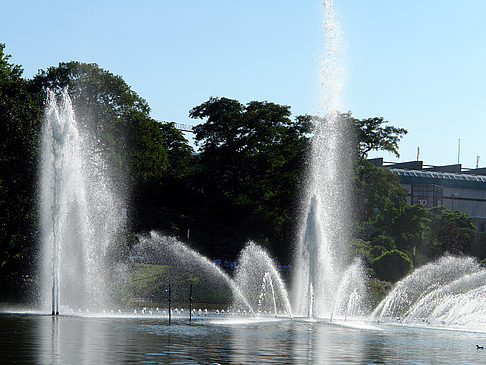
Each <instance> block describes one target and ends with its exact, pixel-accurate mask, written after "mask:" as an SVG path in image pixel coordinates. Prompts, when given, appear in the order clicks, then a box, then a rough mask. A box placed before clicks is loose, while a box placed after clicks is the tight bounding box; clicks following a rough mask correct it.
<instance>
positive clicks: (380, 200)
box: [355, 161, 408, 239]
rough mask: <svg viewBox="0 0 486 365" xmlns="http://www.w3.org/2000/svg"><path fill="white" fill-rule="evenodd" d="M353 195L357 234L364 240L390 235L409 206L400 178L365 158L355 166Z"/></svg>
mask: <svg viewBox="0 0 486 365" xmlns="http://www.w3.org/2000/svg"><path fill="white" fill-rule="evenodd" d="M355 194H356V200H357V203H358V204H357V209H358V214H357V216H358V221H359V222H360V231H361V233H359V234H360V235H362V236H363V235H364V236H363V237H362V238H364V239H372V238H373V237H374V236H375V235H379V234H382V235H383V234H385V235H386V234H388V235H390V234H391V228H392V227H393V226H394V225H396V224H397V222H398V220H399V219H400V217H401V216H402V214H403V213H404V212H405V209H406V207H407V205H408V204H407V191H406V190H405V189H404V188H403V187H402V186H401V185H400V179H399V177H398V176H397V175H395V174H393V173H392V172H391V171H389V170H386V169H382V168H378V167H376V166H374V165H372V164H371V163H369V162H368V161H364V162H363V163H362V164H360V165H358V166H357V170H356V180H355Z"/></svg>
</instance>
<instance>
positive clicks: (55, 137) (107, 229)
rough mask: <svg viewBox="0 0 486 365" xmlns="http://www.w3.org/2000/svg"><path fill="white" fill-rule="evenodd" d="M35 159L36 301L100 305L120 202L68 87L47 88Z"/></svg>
mask: <svg viewBox="0 0 486 365" xmlns="http://www.w3.org/2000/svg"><path fill="white" fill-rule="evenodd" d="M44 119H45V122H44V125H43V129H42V139H41V161H40V217H41V219H40V227H41V242H42V253H41V254H42V260H41V263H42V265H41V268H40V270H41V272H40V277H41V288H40V291H41V293H40V295H41V302H42V303H43V304H42V305H43V308H47V307H50V308H51V312H52V314H59V313H60V311H61V307H63V306H64V307H66V308H68V307H70V308H74V309H78V308H83V309H86V308H92V309H100V308H102V307H104V306H105V305H106V304H107V300H108V298H107V295H106V280H107V277H106V275H105V274H106V272H105V269H106V264H105V262H104V258H105V255H106V250H107V247H108V245H109V244H110V243H111V242H112V240H113V238H114V237H115V236H116V234H117V230H118V228H119V227H120V225H121V224H122V217H121V215H120V214H119V212H120V209H121V207H120V203H119V201H118V199H117V198H116V195H115V194H114V192H113V189H112V187H111V186H110V182H109V181H108V179H107V177H106V176H105V175H104V174H103V170H102V169H101V168H100V166H103V161H102V158H101V157H100V156H98V155H96V154H93V153H90V151H89V148H88V146H89V141H88V140H87V137H86V134H82V133H80V130H79V126H78V124H77V123H76V118H75V113H74V108H73V105H72V102H71V99H70V97H69V94H68V91H67V90H64V91H63V92H62V93H61V94H60V95H56V94H55V93H54V92H52V91H48V92H47V104H46V111H45V118H44Z"/></svg>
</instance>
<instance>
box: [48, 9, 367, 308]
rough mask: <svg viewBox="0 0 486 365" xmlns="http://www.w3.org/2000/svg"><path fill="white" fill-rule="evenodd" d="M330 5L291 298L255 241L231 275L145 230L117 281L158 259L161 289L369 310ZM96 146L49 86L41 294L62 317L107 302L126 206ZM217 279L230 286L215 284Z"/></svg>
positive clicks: (264, 304)
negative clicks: (110, 256) (321, 103)
mask: <svg viewBox="0 0 486 365" xmlns="http://www.w3.org/2000/svg"><path fill="white" fill-rule="evenodd" d="M324 5H325V12H326V23H325V29H326V37H327V38H326V46H327V55H326V58H325V62H326V63H325V64H324V65H323V68H322V84H323V86H324V87H323V90H325V91H326V92H327V95H326V96H325V97H324V99H325V110H326V113H325V116H324V117H322V118H316V119H315V135H314V137H313V138H312V151H311V156H310V160H311V161H310V162H311V163H310V165H311V169H310V170H309V172H308V176H307V180H308V187H307V190H306V192H305V194H304V198H303V209H302V210H303V214H302V224H301V227H302V228H301V232H299V237H300V242H299V247H298V250H297V258H296V265H295V267H294V276H295V279H294V286H293V294H294V300H293V305H291V301H290V300H289V298H288V294H287V290H286V287H285V284H284V282H283V280H282V278H281V277H280V275H279V272H278V270H277V269H276V265H275V263H274V262H273V261H272V259H271V258H270V257H269V255H268V254H267V253H266V252H265V251H264V250H263V249H262V248H260V247H259V246H258V245H256V244H255V243H252V242H250V243H249V244H248V245H247V247H246V248H245V249H244V250H243V251H242V252H241V254H240V258H239V264H240V265H239V266H238V268H237V269H236V272H235V275H234V279H233V278H231V277H230V276H229V275H228V274H226V273H225V272H224V271H223V270H221V268H219V267H218V266H217V265H214V264H213V263H212V262H211V261H210V260H208V259H207V258H205V257H203V256H202V255H200V254H198V253H197V252H195V251H193V250H191V249H190V248H189V247H187V246H186V245H184V244H182V243H181V242H179V241H177V240H175V239H173V238H169V237H164V236H162V235H160V234H158V233H155V232H152V233H151V234H150V235H148V236H140V237H139V243H138V244H137V245H136V246H135V247H133V250H132V252H131V261H130V262H120V263H118V264H119V265H118V273H117V275H118V277H119V278H121V281H120V280H119V281H118V284H120V283H121V282H123V280H124V281H125V282H126V281H129V280H130V270H131V272H132V273H133V272H135V271H136V266H137V265H139V266H138V267H139V268H142V269H143V268H145V269H146V268H147V267H148V266H146V265H159V266H158V267H157V269H158V270H159V274H160V275H154V277H153V279H154V280H156V279H157V280H161V278H162V277H165V280H166V281H169V282H167V283H162V282H161V283H159V284H158V287H157V289H158V290H162V287H163V286H164V285H166V284H170V281H173V283H172V284H173V286H174V285H176V286H177V285H182V283H187V282H189V281H191V280H193V281H194V280H201V281H202V282H204V288H205V289H199V290H205V291H206V292H214V293H216V292H219V293H221V292H223V291H224V290H229V291H230V292H231V293H232V294H231V295H232V306H233V308H235V309H240V310H243V311H245V312H248V313H254V312H255V309H256V310H257V311H261V312H267V313H273V314H274V315H276V316H277V315H278V314H279V313H282V314H283V315H284V316H286V317H292V316H293V314H294V313H295V314H297V315H298V316H308V317H316V318H321V317H326V316H327V317H333V316H335V315H341V314H342V315H345V316H347V315H348V314H351V315H356V314H362V313H363V308H362V307H361V306H360V303H363V298H364V297H365V296H366V293H365V292H366V290H365V286H364V284H363V279H362V278H363V277H364V275H362V269H361V266H360V263H359V261H354V262H353V263H352V264H351V265H348V264H347V261H348V253H347V250H346V246H347V244H348V241H349V240H350V236H349V231H350V230H349V227H350V225H351V217H350V215H349V211H350V206H351V197H350V191H351V187H350V184H351V181H352V175H351V173H352V165H353V153H352V152H353V150H352V145H353V144H352V142H351V140H350V131H351V128H350V127H349V126H348V125H346V123H345V122H344V121H343V120H341V119H340V117H339V113H338V110H339V107H340V105H339V103H340V100H339V99H340V92H341V89H342V70H341V68H340V66H339V65H340V62H339V58H340V56H341V53H340V52H341V49H342V47H341V44H340V43H341V36H340V30H339V24H338V22H337V21H336V19H335V15H334V10H333V3H332V1H331V0H326V1H324ZM91 145H92V141H91V139H90V137H89V132H88V131H87V130H86V127H83V128H80V126H79V125H78V123H77V122H76V117H75V113H74V108H73V105H72V102H71V99H70V97H69V95H68V92H67V90H64V91H63V92H62V93H61V94H60V95H58V96H56V95H55V94H54V93H53V92H48V97H47V106H46V113H45V124H44V128H43V132H42V145H41V150H42V157H41V176H40V181H41V184H40V187H41V199H40V208H41V209H40V210H41V224H40V226H41V229H42V242H43V251H42V257H43V260H42V275H41V276H42V288H41V292H42V294H43V303H46V305H47V303H49V304H50V307H51V312H52V313H53V314H58V313H59V312H60V308H61V307H65V308H66V309H68V310H69V311H71V312H72V311H74V310H76V309H78V310H79V309H81V308H82V309H83V312H86V311H87V310H88V309H89V310H90V311H91V312H93V311H100V310H102V309H105V308H108V307H109V302H110V298H109V295H108V294H107V292H108V285H107V282H108V272H107V271H106V270H108V266H115V265H107V262H106V256H107V249H108V247H109V245H110V243H112V242H113V240H114V239H115V238H116V235H117V232H118V230H119V228H120V226H121V225H122V224H123V219H122V217H121V214H119V212H120V210H121V206H122V205H121V202H120V200H119V199H118V198H117V196H116V194H115V189H114V188H113V184H112V183H111V182H110V180H109V179H108V177H107V174H106V171H105V169H106V168H105V164H104V161H103V158H102V157H101V156H99V154H96V153H94V152H93V149H92V148H91V147H90V146H91ZM144 265H145V266H144ZM160 265H166V266H170V267H177V268H178V270H179V271H183V272H186V277H185V278H184V279H181V278H179V279H176V278H175V276H174V277H170V275H165V276H163V275H162V274H161V273H162V272H163V271H164V270H166V269H165V268H163V267H161V266H160ZM167 270H168V271H170V269H167ZM173 274H174V273H173ZM174 275H175V274H174ZM188 275H189V276H188ZM201 278H202V279H201ZM343 278H345V279H346V280H342V279H343ZM201 284H203V283H201ZM120 285H122V284H120ZM210 285H212V287H211V289H210V288H209V286H210ZM218 285H223V286H224V288H217V286H218ZM195 290H197V289H195ZM149 291H150V293H148V294H147V293H146V294H147V295H148V296H149V297H150V298H153V297H156V296H157V295H158V296H159V297H160V294H156V293H155V291H154V290H153V289H152V290H149ZM132 294H133V293H132ZM133 295H136V296H143V295H142V293H135V294H133ZM159 299H160V298H159Z"/></svg>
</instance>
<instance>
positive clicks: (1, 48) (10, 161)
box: [0, 43, 41, 296]
mask: <svg viewBox="0 0 486 365" xmlns="http://www.w3.org/2000/svg"><path fill="white" fill-rule="evenodd" d="M9 58H10V56H9V55H7V54H6V53H5V45H4V44H1V43H0V126H1V129H2V133H0V216H1V217H2V219H1V223H0V292H3V293H4V295H9V296H15V294H18V293H19V291H20V290H21V288H20V287H19V285H20V281H22V280H23V279H25V277H26V275H29V274H30V273H31V272H30V271H31V265H30V262H32V261H33V257H34V252H35V232H36V203H35V202H36V201H35V198H34V192H35V186H36V164H37V159H36V154H37V141H38V135H39V129H40V119H41V108H40V105H39V104H38V103H37V98H36V95H35V94H33V93H32V92H31V91H30V83H29V82H28V81H26V80H25V79H23V78H22V73H23V70H22V68H21V66H19V65H14V64H11V63H9V61H8V60H9ZM6 292H7V293H6Z"/></svg>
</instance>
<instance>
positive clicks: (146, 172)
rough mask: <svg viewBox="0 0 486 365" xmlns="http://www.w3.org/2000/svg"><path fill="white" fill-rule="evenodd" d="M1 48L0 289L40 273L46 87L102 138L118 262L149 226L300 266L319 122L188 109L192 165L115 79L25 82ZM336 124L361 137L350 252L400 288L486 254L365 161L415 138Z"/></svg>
mask: <svg viewBox="0 0 486 365" xmlns="http://www.w3.org/2000/svg"><path fill="white" fill-rule="evenodd" d="M4 49H5V46H4V45H3V44H0V123H1V128H2V133H0V141H1V142H0V148H1V154H0V164H1V165H0V166H1V168H0V218H1V222H0V293H8V292H12V293H13V292H16V293H18V292H19V291H18V287H19V286H22V283H23V281H28V280H29V279H28V278H29V277H30V276H31V275H32V274H34V270H33V268H34V267H35V258H36V251H37V249H38V227H37V221H38V219H37V206H36V199H37V198H36V185H37V173H36V171H37V161H38V152H39V135H40V128H41V124H42V118H43V107H44V105H43V104H44V97H45V92H46V89H47V88H50V89H52V90H57V91H60V90H62V89H63V88H66V87H67V88H68V90H69V94H70V95H71V97H72V99H73V105H74V107H75V112H76V116H77V119H78V123H79V125H80V126H81V128H85V129H86V130H87V131H89V132H90V133H89V134H90V135H91V136H92V137H93V138H92V139H91V140H90V143H91V144H92V145H91V146H90V148H91V150H92V151H95V152H94V153H98V154H100V155H101V156H102V157H103V159H104V160H105V161H107V166H108V173H109V175H110V176H111V178H112V179H113V180H114V181H115V185H116V186H117V188H118V189H119V190H120V191H119V193H120V194H122V195H123V196H125V197H127V205H128V206H129V207H130V227H129V232H127V239H126V240H121V241H120V242H119V245H120V247H119V251H120V252H122V251H125V250H126V249H127V245H128V246H129V245H130V244H131V243H133V237H134V235H135V234H136V233H140V232H147V231H149V230H153V229H154V230H159V231H161V232H163V233H166V234H169V235H172V236H177V237H179V238H180V239H183V240H187V234H188V233H190V234H189V244H191V245H192V246H194V247H195V248H197V249H198V250H200V251H203V252H204V253H205V254H207V255H208V256H217V257H222V258H224V257H226V256H227V257H231V258H234V257H235V255H236V254H237V253H238V252H239V251H240V249H241V248H242V246H243V245H244V244H245V243H246V242H248V240H255V241H257V242H258V243H259V244H261V245H264V246H265V247H266V248H267V249H268V250H269V251H270V252H271V253H272V254H273V256H275V257H277V259H278V261H280V262H281V263H285V264H287V263H291V261H292V257H291V252H292V249H293V247H294V243H295V233H294V232H295V224H296V221H297V218H298V217H296V215H297V209H298V205H297V202H296V199H297V197H298V196H299V189H301V187H302V184H303V172H304V170H305V164H306V161H307V153H308V151H309V144H310V141H311V138H312V128H313V123H312V121H313V119H312V117H311V116H308V115H304V116H295V117H293V116H292V114H291V108H290V106H285V105H278V104H275V103H272V102H260V101H252V102H249V103H247V104H242V103H240V102H239V101H237V100H232V99H228V98H223V97H221V98H210V99H209V100H208V101H206V102H204V103H202V104H201V105H198V106H195V107H194V108H193V109H191V110H190V111H189V116H190V117H191V118H193V119H195V121H198V122H200V124H198V125H197V126H196V127H195V128H194V132H195V141H196V143H197V146H198V148H199V151H198V154H197V155H196V154H195V153H194V150H193V148H192V147H191V146H190V145H189V143H188V141H187V140H186V139H185V138H184V137H183V135H182V133H181V132H180V131H178V130H177V129H176V128H175V126H174V124H173V123H164V122H158V121H155V120H154V119H152V118H151V117H150V107H149V105H148V104H147V102H146V101H145V100H144V99H142V98H141V97H140V96H139V95H137V94H136V93H135V92H134V91H133V90H131V88H130V87H129V85H127V84H126V83H125V81H124V80H123V79H122V78H121V77H120V76H116V75H113V74H112V73H110V72H109V71H106V70H103V69H101V68H100V67H98V66H97V65H96V64H84V63H79V62H67V63H60V64H59V65H58V66H56V67H51V68H48V69H47V70H41V71H39V73H38V74H37V75H36V76H35V77H34V78H33V79H30V80H27V79H25V78H23V77H22V68H21V67H20V66H18V65H14V64H11V63H9V56H8V55H6V54H5V52H4ZM341 118H343V119H346V120H347V121H348V122H351V123H352V124H353V125H354V126H355V128H356V133H355V135H356V136H358V139H357V141H356V150H357V154H356V155H357V156H359V158H358V160H357V163H356V174H355V196H356V204H355V207H356V210H357V211H356V216H357V217H358V218H357V220H356V224H355V228H354V230H355V237H356V239H355V241H354V252H355V254H356V255H361V256H363V257H364V258H365V261H366V263H367V266H368V268H369V270H370V274H371V275H376V276H377V277H379V278H380V279H383V280H396V278H397V277H400V276H401V275H403V274H405V273H406V271H408V270H410V268H411V267H412V266H413V264H416V265H417V264H422V263H425V262H426V261H427V260H430V259H432V258H434V257H437V256H439V255H441V254H443V253H444V252H451V253H455V254H463V253H464V254H473V255H476V256H478V257H480V258H483V257H484V256H486V252H482V251H481V245H480V242H481V240H482V239H483V238H482V237H480V236H478V235H477V234H475V233H474V227H473V226H472V223H471V219H470V218H469V217H467V216H466V215H464V214H462V213H459V212H455V211H449V210H445V209H439V208H433V209H424V208H422V207H420V206H410V205H408V204H407V201H406V191H405V190H404V189H403V188H402V187H401V186H400V185H399V182H398V177H397V176H395V175H393V174H392V173H391V172H389V171H386V170H384V169H379V168H376V167H374V166H372V165H370V164H369V163H367V161H366V157H367V154H368V152H370V151H372V150H385V151H388V152H391V153H395V154H396V155H398V142H399V141H400V139H401V137H402V136H403V135H404V134H405V133H406V130H404V129H400V128H395V127H393V126H390V125H388V122H387V121H386V120H384V119H383V118H379V117H376V118H368V119H363V120H359V119H356V118H354V117H353V116H352V115H351V113H344V114H342V115H341ZM115 249H116V248H115ZM414 250H415V252H416V255H415V256H414V255H413V252H414ZM413 261H415V262H413ZM396 262H399V263H401V264H396ZM390 263H392V265H393V267H397V268H401V269H400V270H401V271H400V270H399V272H398V273H397V274H396V275H395V274H393V275H391V276H390V275H388V274H389V272H390V270H387V269H385V270H384V269H383V267H385V268H386V267H390ZM387 275H388V276H387ZM2 295H3V294H2ZM5 295H6V294H5Z"/></svg>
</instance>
